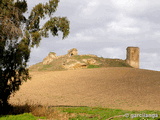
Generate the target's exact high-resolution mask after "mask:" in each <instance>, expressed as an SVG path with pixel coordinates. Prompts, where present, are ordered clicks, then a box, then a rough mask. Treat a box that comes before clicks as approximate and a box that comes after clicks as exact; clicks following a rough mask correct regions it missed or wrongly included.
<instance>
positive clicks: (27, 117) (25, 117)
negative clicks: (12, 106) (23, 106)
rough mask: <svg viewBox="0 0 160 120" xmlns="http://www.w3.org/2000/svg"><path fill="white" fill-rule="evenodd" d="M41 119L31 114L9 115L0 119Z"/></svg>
mask: <svg viewBox="0 0 160 120" xmlns="http://www.w3.org/2000/svg"><path fill="white" fill-rule="evenodd" d="M38 118H39V117H35V116H33V115H32V114H30V113H24V114H20V115H7V116H3V117H0V120H37V119H38ZM39 119H45V117H40V118H39Z"/></svg>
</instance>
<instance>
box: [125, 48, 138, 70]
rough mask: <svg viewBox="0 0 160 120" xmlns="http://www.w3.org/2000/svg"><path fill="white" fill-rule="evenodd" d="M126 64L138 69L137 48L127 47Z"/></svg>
mask: <svg viewBox="0 0 160 120" xmlns="http://www.w3.org/2000/svg"><path fill="white" fill-rule="evenodd" d="M126 50H127V55H126V62H127V63H128V64H129V65H130V66H132V67H134V68H139V51H140V50H139V48H138V47H127V49H126Z"/></svg>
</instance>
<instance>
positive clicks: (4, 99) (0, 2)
mask: <svg viewBox="0 0 160 120" xmlns="http://www.w3.org/2000/svg"><path fill="white" fill-rule="evenodd" d="M58 3H59V0H48V2H47V3H44V4H42V3H39V4H38V5H36V6H35V7H33V9H32V11H31V13H30V15H29V17H28V18H26V17H25V16H24V13H25V12H26V11H27V7H28V6H27V2H26V0H16V1H15V0H0V11H1V12H0V112H5V109H6V108H7V107H6V106H8V99H9V97H10V95H11V94H14V93H15V92H16V91H17V90H19V86H20V85H21V84H22V83H23V82H24V81H27V80H28V79H30V76H29V72H28V69H27V62H28V60H29V57H30V52H31V48H32V47H34V46H37V47H38V46H39V43H40V41H41V39H42V37H48V34H49V33H48V32H51V33H52V35H53V36H58V31H61V32H62V33H63V38H65V37H67V36H68V34H69V21H68V20H67V18H66V17H52V14H53V13H54V12H55V11H56V9H57V6H58ZM46 16H49V17H50V20H49V21H47V22H46V23H45V24H44V25H43V26H42V27H40V25H39V24H40V21H41V20H42V19H45V17H46ZM2 107H3V108H2ZM6 111H7V110H6Z"/></svg>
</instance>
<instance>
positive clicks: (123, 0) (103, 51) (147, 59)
mask: <svg viewBox="0 0 160 120" xmlns="http://www.w3.org/2000/svg"><path fill="white" fill-rule="evenodd" d="M47 1H48V0H27V2H28V8H29V10H31V9H32V7H33V6H34V5H36V4H38V3H45V2H47ZM54 16H60V17H67V18H68V20H69V21H70V34H69V36H68V37H67V38H66V39H64V40H62V34H61V33H60V34H59V36H58V37H52V36H51V35H50V37H49V38H43V40H42V41H41V43H40V46H39V47H38V48H33V49H32V53H31V58H30V61H29V65H33V64H35V63H38V62H41V61H43V59H44V58H45V57H46V56H47V55H48V53H49V52H56V53H57V55H64V54H67V51H68V50H69V49H72V48H77V49H78V52H79V54H94V55H97V56H99V57H104V58H118V59H126V48H127V47H128V46H134V47H139V48H140V68H141V69H149V70H156V71H160V1H159V0H60V2H59V5H58V8H57V11H56V12H55V13H54V15H53V17H54ZM45 21H46V20H43V21H42V22H41V24H43V23H44V22H45Z"/></svg>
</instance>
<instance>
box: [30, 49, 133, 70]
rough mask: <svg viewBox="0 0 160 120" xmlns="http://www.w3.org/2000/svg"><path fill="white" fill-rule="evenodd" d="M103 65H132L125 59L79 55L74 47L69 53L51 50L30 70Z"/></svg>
mask: <svg viewBox="0 0 160 120" xmlns="http://www.w3.org/2000/svg"><path fill="white" fill-rule="evenodd" d="M102 67H131V66H130V65H129V64H128V63H126V61H125V60H122V59H110V58H103V57H98V56H96V55H91V54H87V55H78V50H77V49H75V48H73V49H71V50H69V51H68V54H66V55H62V56H57V55H56V53H54V52H50V53H49V54H48V56H47V57H46V58H44V59H43V61H42V62H40V63H37V64H35V65H32V66H30V68H29V69H30V71H45V70H47V71H59V70H69V69H82V68H102Z"/></svg>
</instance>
